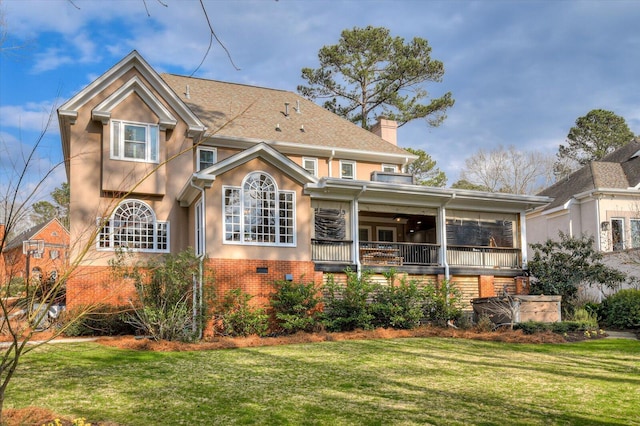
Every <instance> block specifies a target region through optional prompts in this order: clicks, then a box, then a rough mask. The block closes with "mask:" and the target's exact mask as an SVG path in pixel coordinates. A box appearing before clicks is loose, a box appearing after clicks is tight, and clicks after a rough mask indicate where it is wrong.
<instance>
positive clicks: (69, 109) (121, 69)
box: [58, 50, 206, 137]
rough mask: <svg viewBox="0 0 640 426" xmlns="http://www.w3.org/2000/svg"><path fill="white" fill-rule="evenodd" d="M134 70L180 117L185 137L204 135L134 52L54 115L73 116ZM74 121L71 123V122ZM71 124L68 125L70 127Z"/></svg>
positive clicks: (190, 114) (196, 121)
mask: <svg viewBox="0 0 640 426" xmlns="http://www.w3.org/2000/svg"><path fill="white" fill-rule="evenodd" d="M133 68H136V69H137V70H138V72H139V73H140V74H141V75H142V76H143V77H144V78H145V80H147V81H148V82H149V84H151V86H152V88H153V89H154V90H156V91H157V92H158V93H159V94H160V96H161V97H162V98H163V99H164V100H166V101H167V102H168V103H169V105H171V107H172V108H173V109H174V110H175V111H176V112H177V113H178V114H179V115H180V117H181V118H182V119H183V120H184V121H185V122H186V123H187V125H188V127H189V136H191V137H193V136H194V135H196V134H202V133H204V132H205V131H206V126H205V125H204V124H203V123H202V122H201V121H200V119H199V118H198V117H197V116H196V115H195V114H194V113H193V112H192V111H191V110H190V109H189V107H188V106H187V105H186V104H185V103H184V102H183V101H182V100H181V99H180V98H179V97H178V96H177V95H176V94H175V92H174V91H173V90H172V89H171V88H170V87H169V86H168V85H167V83H165V81H164V80H163V79H162V77H160V75H159V74H158V73H157V72H156V71H155V70H154V69H153V68H152V67H151V66H150V65H149V64H148V63H147V61H145V60H144V58H143V57H142V56H141V55H140V54H139V53H138V52H137V51H136V50H134V51H132V52H131V53H129V54H128V55H127V56H125V57H124V58H123V59H122V60H120V62H118V63H117V64H115V65H114V66H112V67H111V68H109V70H107V72H105V73H104V74H102V75H101V76H100V77H98V78H97V79H96V80H94V81H93V82H92V83H90V84H89V85H88V86H87V87H85V88H84V89H82V90H81V91H80V92H79V93H77V94H76V95H75V96H74V97H72V98H71V99H69V100H68V101H67V102H65V103H64V104H63V105H62V106H61V107H60V108H58V113H59V114H60V115H62V116H66V117H70V118H73V117H74V114H75V116H77V113H78V110H79V109H80V108H81V107H82V106H83V105H84V104H86V103H87V102H89V101H90V100H91V99H93V97H94V96H96V94H98V93H99V92H100V91H102V90H103V89H104V88H105V87H106V86H108V85H109V84H111V83H113V82H114V81H116V80H117V79H119V78H120V77H122V76H123V75H124V74H126V73H127V72H129V70H131V69H133ZM73 121H74V120H73ZM73 121H72V124H73Z"/></svg>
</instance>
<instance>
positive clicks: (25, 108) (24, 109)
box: [0, 101, 58, 133]
mask: <svg viewBox="0 0 640 426" xmlns="http://www.w3.org/2000/svg"><path fill="white" fill-rule="evenodd" d="M55 114H56V113H55V111H54V108H53V103H51V102H50V101H45V102H40V103H35V102H29V103H27V104H25V105H0V130H1V129H8V128H15V129H19V130H21V131H35V132H41V131H44V130H45V129H47V132H48V133H55V132H57V131H58V129H57V127H58V126H57V121H56V120H57V118H56V115H55Z"/></svg>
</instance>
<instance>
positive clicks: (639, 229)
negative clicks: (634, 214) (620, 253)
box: [629, 219, 640, 248]
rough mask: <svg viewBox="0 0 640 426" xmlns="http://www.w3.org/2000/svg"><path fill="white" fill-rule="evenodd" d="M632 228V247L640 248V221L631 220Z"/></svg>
mask: <svg viewBox="0 0 640 426" xmlns="http://www.w3.org/2000/svg"><path fill="white" fill-rule="evenodd" d="M629 223H630V226H631V247H632V248H638V247H640V219H629Z"/></svg>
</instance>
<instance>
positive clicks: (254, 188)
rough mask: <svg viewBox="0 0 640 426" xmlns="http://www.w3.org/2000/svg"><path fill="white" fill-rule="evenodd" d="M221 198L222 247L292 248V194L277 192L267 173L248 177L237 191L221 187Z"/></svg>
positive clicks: (273, 181)
mask: <svg viewBox="0 0 640 426" xmlns="http://www.w3.org/2000/svg"><path fill="white" fill-rule="evenodd" d="M223 197H224V199H223V203H224V205H223V208H224V241H225V242H226V243H236V244H255V245H286V246H294V245H295V242H296V241H295V193H294V192H293V191H279V190H278V187H277V185H276V182H275V180H274V179H273V178H272V177H271V176H269V175H268V174H267V173H264V172H252V173H250V174H248V175H247V176H246V177H245V178H244V181H243V183H242V186H241V187H232V186H225V187H224V191H223Z"/></svg>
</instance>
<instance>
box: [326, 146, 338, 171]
mask: <svg viewBox="0 0 640 426" xmlns="http://www.w3.org/2000/svg"><path fill="white" fill-rule="evenodd" d="M335 156H336V150H335V149H332V150H331V156H330V157H329V159H328V160H327V163H329V164H328V166H329V177H332V176H333V174H332V171H331V169H332V167H331V164H332V163H333V157H335Z"/></svg>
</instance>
